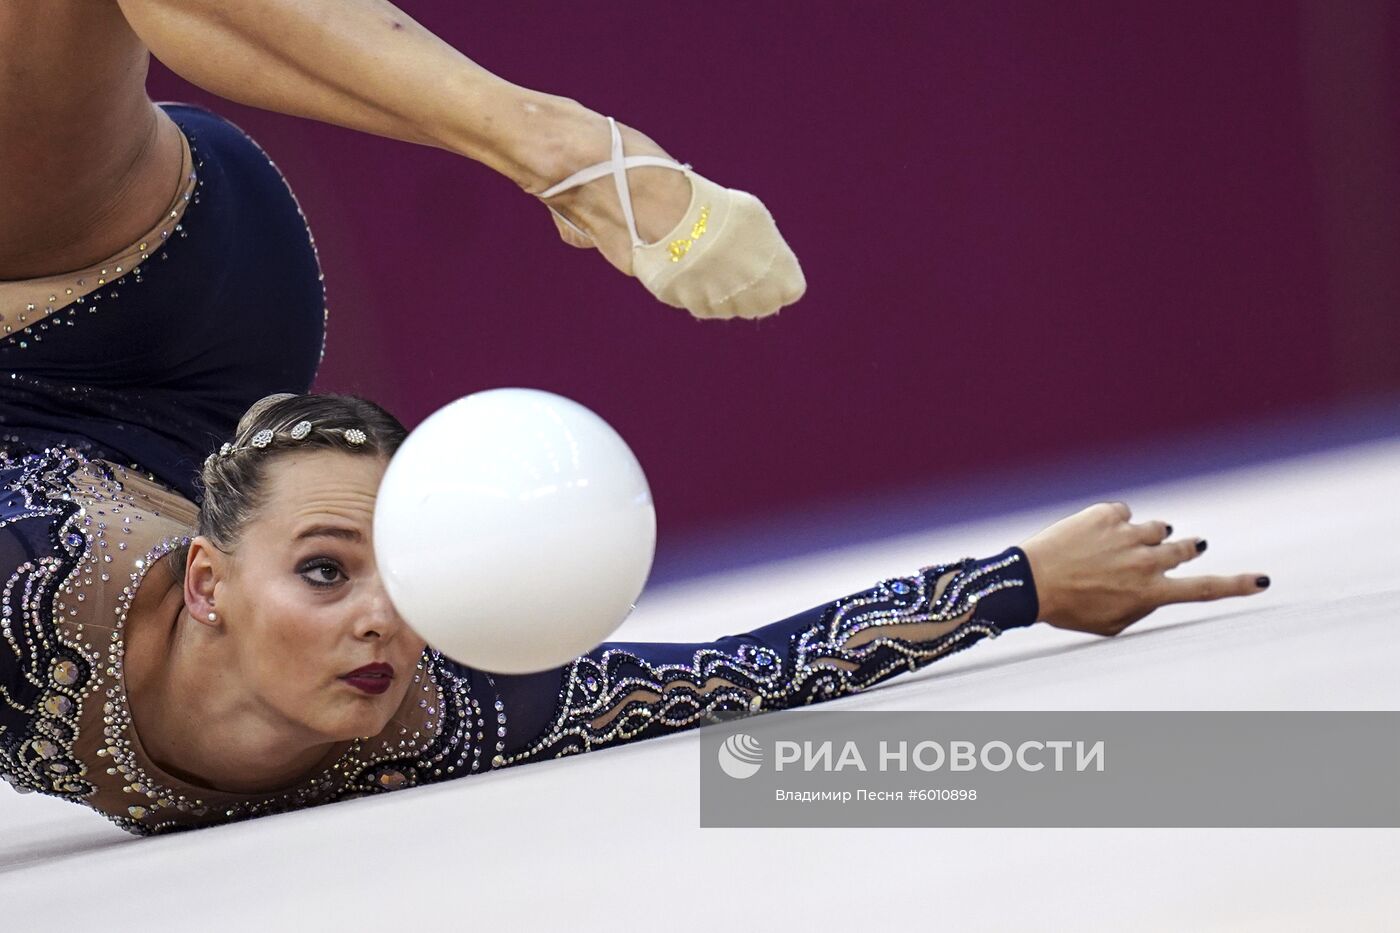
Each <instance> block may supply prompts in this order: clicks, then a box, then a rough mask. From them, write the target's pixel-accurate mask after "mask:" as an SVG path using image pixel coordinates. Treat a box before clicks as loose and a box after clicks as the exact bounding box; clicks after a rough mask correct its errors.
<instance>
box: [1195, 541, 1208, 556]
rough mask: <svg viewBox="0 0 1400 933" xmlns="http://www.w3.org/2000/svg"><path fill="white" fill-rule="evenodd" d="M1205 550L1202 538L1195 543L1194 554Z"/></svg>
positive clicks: (1204, 542)
mask: <svg viewBox="0 0 1400 933" xmlns="http://www.w3.org/2000/svg"><path fill="white" fill-rule="evenodd" d="M1205 549H1206V540H1205V538H1202V539H1201V540H1199V541H1197V542H1196V553H1197V554H1199V553H1201V552H1202V551H1204V550H1205Z"/></svg>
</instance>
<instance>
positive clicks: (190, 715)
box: [0, 0, 1269, 835]
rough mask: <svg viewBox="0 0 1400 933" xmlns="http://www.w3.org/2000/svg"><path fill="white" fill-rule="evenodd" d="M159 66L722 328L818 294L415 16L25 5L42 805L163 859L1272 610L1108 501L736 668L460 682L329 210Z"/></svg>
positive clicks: (323, 9)
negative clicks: (462, 167)
mask: <svg viewBox="0 0 1400 933" xmlns="http://www.w3.org/2000/svg"><path fill="white" fill-rule="evenodd" d="M148 49H149V50H151V51H153V52H154V53H155V54H157V55H159V56H160V57H161V58H162V60H164V61H165V62H166V63H167V64H169V65H170V66H171V67H173V68H174V69H175V70H177V71H178V72H180V73H181V74H182V75H184V76H185V77H186V78H188V79H190V80H191V81H194V82H195V83H198V84H200V85H202V86H204V87H206V88H208V89H210V90H211V91H214V92H215V93H218V94H221V95H224V96H226V97H229V98H231V99H235V100H240V101H243V102H245V103H250V104H253V105H256V106H261V107H266V108H269V109H273V110H279V111H282V112H285V113H292V114H298V115H302V116H306V117H310V118H314V119H319V120H325V121H329V122H334V123H338V124H340V125H344V126H350V127H353V128H356V129H359V130H363V131H366V132H370V133H376V134H379V135H384V136H389V137H393V138H397V139H402V140H407V141H410V142H417V143H424V144H429V145H438V146H442V147H444V148H447V149H450V150H452V151H454V152H458V153H460V154H462V155H464V156H467V157H468V158H472V159H474V160H476V161H479V162H482V163H484V164H486V165H488V166H489V167H491V168H493V169H496V170H497V171H500V172H502V173H504V174H506V175H507V176H509V177H511V178H512V179H513V180H515V181H516V182H518V183H519V184H520V186H521V187H522V189H523V190H524V191H526V192H528V193H531V194H535V195H539V196H541V197H543V198H544V199H545V200H546V202H547V206H548V207H549V208H550V210H551V211H552V212H553V214H554V219H555V223H556V224H557V225H558V228H559V231H560V235H561V236H562V237H563V238H564V239H565V240H566V241H568V242H571V243H573V244H575V245H581V246H587V245H593V246H596V247H597V248H598V249H599V251H600V252H601V253H602V254H603V256H604V257H605V258H606V259H607V261H608V262H610V263H612V264H613V265H614V266H616V267H617V268H618V269H619V270H620V271H622V272H624V273H627V274H632V275H635V276H637V278H638V279H639V281H641V282H642V284H643V285H644V287H646V288H647V289H648V291H650V292H651V293H652V294H653V295H655V296H656V297H657V298H658V299H659V300H661V301H663V302H666V303H668V304H672V305H675V306H677V307H684V308H686V309H687V310H688V311H690V313H692V314H694V315H696V316H699V317H736V316H737V317H757V316H761V315H765V314H771V313H773V312H774V311H776V310H777V309H778V308H780V307H782V306H783V305H785V304H790V303H791V302H793V301H795V300H796V299H797V298H798V297H800V296H801V293H802V291H803V288H804V284H803V279H802V274H801V270H800V268H799V266H798V264H797V261H796V259H795V257H793V256H792V253H791V251H790V250H789V249H788V248H787V246H786V244H785V243H784V242H783V240H782V237H781V236H780V235H779V234H778V232H777V228H776V226H775V225H774V224H773V221H772V219H771V217H770V216H769V215H768V213H767V211H766V210H764V209H763V206H762V204H761V202H759V201H758V200H757V199H755V198H753V197H752V196H751V195H746V194H744V193H742V192H737V191H733V190H731V189H725V188H721V187H720V186H718V185H715V184H713V183H712V182H709V181H708V180H706V179H704V178H702V177H701V176H699V175H696V174H695V173H694V172H691V171H689V170H688V169H686V168H684V167H682V166H678V165H676V164H675V163H674V162H673V161H672V160H670V158H669V156H667V155H666V154H665V153H664V152H663V151H661V150H660V149H659V147H657V146H656V145H655V144H654V143H652V142H651V141H650V140H649V139H647V138H646V137H645V136H643V135H642V134H640V133H637V132H636V131H634V130H632V129H630V128H628V127H625V126H621V125H619V124H616V123H615V122H613V121H610V120H607V119H605V118H602V117H599V116H597V115H596V114H594V113H592V112H590V111H587V110H585V109H584V108H582V107H581V106H579V105H578V104H576V103H574V102H572V101H569V100H566V99H563V98H558V97H552V96H549V95H542V94H538V93H536V92H533V91H527V90H524V89H522V88H519V87H515V86H513V85H510V84H508V83H506V82H504V81H501V80H500V79H499V78H496V77H495V76H493V75H490V74H489V73H487V72H485V71H483V70H482V69H480V68H478V67H477V66H475V65H474V64H472V63H471V62H470V61H468V60H467V59H465V58H464V57H462V56H461V55H460V54H459V53H457V52H456V51H454V50H452V49H451V48H449V47H447V46H446V45H444V44H443V43H441V42H440V41H439V40H437V39H436V38H435V37H433V36H432V35H431V34H429V33H428V32H427V31H425V30H423V29H422V28H421V27H419V26H418V25H417V24H415V23H413V22H412V20H410V19H409V18H408V17H407V16H405V15H404V14H403V13H402V12H400V11H399V10H397V9H395V8H394V7H392V6H389V5H388V4H385V3H378V2H370V0H355V2H351V0H336V2H329V0H300V2H289V0H246V2H242V3H238V4H221V3H218V2H215V0H187V2H173V0H120V2H115V0H10V2H8V3H6V4H5V5H3V6H0V51H3V53H4V61H5V63H6V64H5V66H4V67H5V77H4V81H3V84H0V201H3V203H4V204H6V205H7V211H6V212H5V214H4V215H3V216H0V326H3V335H2V336H0V581H3V590H0V776H2V777H3V778H4V779H5V780H6V781H7V782H8V783H10V784H11V785H12V786H14V788H15V789H16V790H19V791H21V792H32V791H37V792H40V793H44V794H49V795H53V796H57V797H62V798H64V799H67V800H71V801H73V802H75V803H80V804H83V805H86V806H88V807H91V808H93V809H95V810H97V811H98V812H99V813H101V814H103V815H105V816H107V817H108V818H109V819H111V820H112V821H113V822H115V823H116V824H117V825H119V826H121V827H122V828H124V829H126V830H128V831H130V832H133V833H136V834H141V835H147V834H154V833H161V832H169V831H178V830H184V829H191V828H196V827H200V826H206V825H212V824H217V823H224V822H231V821H236V820H242V819H247V818H250V817H255V816H260V815H264V814H270V813H276V812H281V811H286V810H292V809H298V808H303V807H309V806H316V805H320V804H323V803H330V802H333V801H337V800H344V799H347V798H351V797H356V796H362V795H366V794H378V793H385V792H389V791H393V790H396V789H399V788H404V787H410V786H416V785H421V784H428V783H433V782H437V781H443V780H450V779H453V778H458V777H464V776H469V775H472V774H477V773H482V772H486V771H491V770H498V769H501V768H506V767H510V766H513V765H517V764H522V763H527V762H530V761H535V760H539V759H545V758H554V757H560V756H565V755H570V754H577V753H581V752H587V751H592V750H595V749H599V748H604V747H607V746H610V745H616V744H620V743H624V742H629V741H635V740H638V739H643V738H649V737H653V736H658V735H662V734H666V733H670V732H675V731H678V730H683V729H687V728H692V727H696V726H699V725H703V724H705V723H707V722H712V721H715V719H716V718H717V717H719V716H721V715H723V714H726V713H740V714H752V713H758V712H762V711H766V710H774V709H783V708H789V707H794V706H801V705H805V704H810V703H813V702H818V701H822V700H828V699H832V698H835V697H838V696H842V695H847V694H850V693H853V692H856V691H860V690H863V689H866V688H868V687H871V686H873V685H875V684H878V683H880V682H882V681H884V680H887V679H889V678H891V677H893V676H895V675H897V674H899V673H901V672H903V671H912V670H916V669H918V668H920V667H923V666H924V665H926V664H928V663H930V662H932V661H934V660H936V659H937V658H940V657H943V656H944V655H947V654H949V653H951V652H953V651H957V650H960V649H963V648H966V647H969V646H970V645H972V644H974V643H975V642H977V641H979V640H981V639H983V638H986V637H995V636H997V635H999V634H1001V633H1002V632H1004V631H1006V630H1007V629H1010V628H1017V627H1024V626H1028V625H1031V624H1033V623H1035V622H1037V621H1043V622H1045V623H1047V624H1050V625H1053V626H1057V627H1060V628H1065V629H1072V630H1076V631H1083V632H1089V633H1094V634H1099V635H1113V634H1117V633H1118V632H1120V631H1122V630H1123V629H1124V628H1126V627H1127V626H1128V625H1130V624H1132V623H1133V622H1135V621H1137V620H1138V619H1141V618H1142V617H1143V616H1145V615H1147V614H1148V613H1150V612H1152V611H1153V610H1154V609H1156V608H1158V607H1159V606H1162V605H1165V604H1168V603H1174V602H1185V601H1197V600H1207V599H1219V598H1223V597H1230V596H1244V595H1251V594H1256V593H1259V592H1262V591H1263V590H1264V588H1266V587H1267V586H1268V583H1269V581H1268V578H1267V577H1264V576H1261V575H1259V574H1254V573H1251V574H1239V575H1231V576H1196V577H1169V576H1167V573H1168V572H1169V571H1171V570H1173V569H1175V568H1177V567H1178V566H1180V565H1181V564H1183V563H1185V562H1186V561H1189V560H1191V559H1192V558H1194V557H1196V556H1197V555H1198V554H1199V553H1200V552H1201V551H1203V550H1204V549H1205V542H1204V541H1203V540H1200V539H1197V538H1173V537H1172V528H1171V527H1170V526H1168V525H1166V524H1164V523H1163V522H1160V521H1144V522H1133V521H1132V515H1131V513H1130V512H1129V510H1128V508H1127V506H1126V505H1124V504H1122V503H1100V504H1097V505H1094V506H1091V507H1089V508H1087V509H1085V510H1083V511H1081V512H1079V513H1077V514H1075V515H1072V516H1069V517H1068V518H1066V519H1063V520H1062V521H1060V522H1057V523H1056V524H1054V525H1052V526H1050V527H1049V528H1047V529H1045V530H1043V531H1041V532H1040V533H1038V534H1036V535H1034V536H1032V537H1030V538H1029V539H1027V540H1025V541H1024V542H1022V543H1021V544H1020V545H1018V546H1013V547H1008V548H1007V549H1006V550H1004V551H1002V552H1001V553H999V554H996V555H994V556H991V557H987V558H983V559H973V558H964V559H961V560H957V561H953V562H950V563H942V564H936V565H933V566H930V567H926V568H923V569H922V570H919V571H918V572H916V573H911V574H909V575H906V576H896V577H891V578H889V579H886V580H883V581H880V582H878V583H876V584H875V585H873V586H872V587H870V588H869V589H867V590H864V591H862V592H860V593H856V594H853V595H850V596H845V597H842V598H839V599H835V600H833V601H831V602H827V603H824V604H822V605H819V606H817V607H815V608H812V609H809V610H807V611H805V612H801V613H799V614H797V615H794V616H792V617H790V618H788V619H785V620H782V621H779V622H774V623H771V624H769V625H766V626H764V627H762V628H758V629H756V630H753V631H750V632H746V633H742V634H736V635H729V636H725V637H722V638H719V639H717V640H715V641H712V642H706V643H696V644H669V643H635V642H609V643H605V644H602V645H600V646H598V647H597V648H596V649H594V650H593V651H590V652H589V653H587V654H586V655H583V656H582V657H579V658H577V659H575V660H573V661H571V662H569V663H568V664H566V665H564V666H563V667H561V668H557V669H553V670H548V671H543V672H540V673H537V674H530V675H493V674H491V673H489V672H485V671H478V670H472V669H468V668H465V667H463V666H461V665H458V664H456V663H455V662H453V661H451V660H450V659H448V658H445V657H443V656H442V655H441V654H440V653H439V652H437V651H436V650H434V649H433V648H432V647H430V646H428V645H426V644H425V643H424V641H423V640H422V639H421V638H420V637H418V636H417V634H416V633H415V632H413V630H412V629H410V628H409V627H408V626H406V625H405V624H404V622H403V620H402V619H401V618H400V617H399V616H398V615H397V613H396V612H395V610H394V608H393V606H392V604H391V603H390V602H389V600H388V597H387V595H386V593H385V590H384V587H383V585H382V583H381V581H380V579H379V576H378V571H377V568H376V566H375V562H374V556H373V550H372V548H371V546H370V529H371V516H372V512H373V506H374V499H375V495H376V490H377V489H378V484H379V480H380V478H381V477H382V475H383V472H384V469H385V467H386V465H387V463H388V459H389V457H391V456H392V455H393V453H394V451H395V449H396V448H397V447H398V445H399V444H400V443H401V442H402V441H403V439H404V437H405V435H406V431H405V429H404V427H403V425H401V424H400V423H399V422H398V421H397V420H396V419H395V418H394V417H393V416H392V415H390V414H389V413H388V412H386V411H384V410H383V409H382V408H380V407H379V406H377V405H375V404H373V403H372V402H369V401H366V400H363V399H357V398H352V397H346V396H334V395H315V394H308V390H309V388H310V386H311V383H312V380H313V377H314V375H315V371H316V368H317V366H318V365H319V362H320V358H321V353H322V344H323V335H324V304H323V293H322V288H321V282H320V274H319V267H318V264H317V260H316V255H315V251H314V249H313V247H312V243H311V239H310V235H309V233H308V232H307V228H306V224H305V221H304V219H303V218H302V216H301V213H300V211H299V210H298V208H297V205H296V201H295V199H294V198H293V197H292V194H291V192H290V190H289V189H288V187H287V185H286V183H285V182H284V180H283V179H282V177H281V175H280V174H279V173H278V171H277V169H276V168H275V167H274V166H273V165H272V163H271V162H270V161H269V160H268V158H267V157H266V156H265V155H264V154H263V153H262V151H261V150H260V149H259V148H258V147H257V145H256V144H255V143H254V142H253V141H252V140H251V139H249V138H248V137H247V136H246V135H244V134H243V133H242V132H241V131H239V130H238V129H237V128H236V127H234V126H232V125H231V124H229V123H228V122H226V121H224V120H222V119H220V118H219V117H217V116H215V115H214V114H212V113H209V112H208V111H205V110H202V109H199V108H194V107H186V106H180V105H162V106H156V105H154V104H152V103H151V101H150V99H149V98H148V97H147V96H146V92H145V87H144V75H145V69H146V63H147V60H148V59H147V55H148V51H147V50H148ZM77 60H82V61H83V62H84V63H85V64H84V67H82V68H74V67H72V62H74V61H77ZM430 76H431V77H430ZM561 179H562V180H561ZM230 321H236V322H237V325H236V326H229V322H230ZM196 503H198V504H196ZM526 595H527V594H522V598H525V597H526ZM349 675H356V676H355V677H354V678H353V680H354V683H351V681H350V679H348V678H349ZM366 681H379V682H380V683H374V684H372V689H366V688H365V683H366Z"/></svg>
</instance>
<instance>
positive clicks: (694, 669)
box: [493, 548, 1038, 767]
mask: <svg viewBox="0 0 1400 933" xmlns="http://www.w3.org/2000/svg"><path fill="white" fill-rule="evenodd" d="M940 580H943V581H944V585H943V586H942V588H941V589H940V588H939V581H940ZM1037 611H1038V603H1037V600H1036V594H1035V585H1034V580H1033V579H1032V577H1031V573H1030V566H1029V564H1028V562H1027V560H1026V556H1025V553H1024V552H1023V551H1021V550H1020V549H1019V548H1011V549H1009V550H1007V551H1004V552H1002V553H1001V554H998V555H997V556H995V557H992V558H988V559H986V560H980V561H977V560H972V559H970V558H969V559H966V560H963V561H959V562H957V563H955V564H941V565H937V566H933V567H927V568H924V569H923V570H922V571H920V572H919V573H918V574H916V575H913V576H909V577H896V578H893V579H889V580H885V581H882V582H881V583H879V584H877V585H876V586H874V587H872V588H871V589H869V590H866V591H864V592H861V593H857V594H855V595H852V596H848V597H845V598H843V599H838V600H836V601H835V602H831V603H828V604H826V605H824V606H818V607H816V608H815V609H811V610H809V611H807V612H804V613H801V614H799V615H796V616H793V617H792V618H789V619H785V620H783V621H781V622H776V623H773V624H771V625H768V626H765V627H764V628H760V629H757V630H756V631H753V632H749V633H747V634H743V635H733V636H728V637H726V638H721V639H719V640H718V641H715V642H711V643H705V644H663V643H656V644H647V643H609V644H604V645H601V646H599V647H598V648H597V649H595V650H594V651H592V652H590V653H589V654H587V655H585V656H583V657H581V658H578V659H576V660H575V661H573V662H571V663H570V664H568V665H567V666H566V667H565V668H564V669H563V671H562V677H561V678H560V679H559V687H558V697H557V702H556V703H555V712H554V715H553V718H552V719H550V720H549V721H548V724H547V726H545V728H544V729H543V731H541V732H540V733H539V734H538V735H536V736H535V737H533V738H531V739H529V740H528V741H526V742H524V743H523V744H516V747H515V748H513V749H512V750H511V751H510V753H508V754H505V755H499V756H497V759H496V760H495V761H494V762H493V764H495V765H496V766H498V767H499V766H502V765H511V764H518V763H523V762H526V761H532V760H535V759H539V758H555V757H563V756H565V755H570V754H576V753H579V752H586V751H591V750H594V749H597V748H602V747H604V746H608V745H615V744H621V743H624V742H629V741H633V740H637V739H641V738H649V737H652V736H656V735H662V734H665V733H667V732H674V731H679V730H682V729H687V728H691V727H695V726H700V725H704V724H706V723H708V722H711V721H714V720H715V719H716V718H717V714H720V713H723V712H731V713H735V712H737V713H756V712H760V711H763V710H775V709H783V708H787V707H794V706H803V705H806V704H810V703H816V702H820V701H822V700H829V699H834V698H836V697H840V696H844V695H847V694H850V693H855V692H858V691H860V690H865V689H867V688H869V687H871V686H873V685H875V684H878V683H880V682H881V681H884V680H887V679H889V678H891V677H893V676H895V675H896V674H899V673H900V672H903V671H912V670H916V669H918V668H920V667H923V666H924V665H926V664H929V663H930V662H932V661H934V660H936V659H938V658H941V657H943V656H945V655H947V654H951V653H952V652H954V651H958V650H961V649H963V648H967V647H969V646H971V645H973V644H975V643H976V642H977V641H980V640H981V639H982V638H985V637H988V636H991V637H995V636H997V635H999V634H1001V632H1002V631H1003V630H1005V629H1007V628H1014V627H1019V626H1024V625H1029V624H1031V623H1032V622H1034V621H1035V619H1036V614H1037ZM926 623H945V624H944V625H942V626H933V627H932V628H931V627H930V626H929V625H927V624H926ZM916 627H917V628H918V630H919V631H921V632H922V633H928V632H929V631H931V630H937V631H938V634H936V635H934V636H932V637H929V636H927V635H926V634H925V635H924V638H923V640H916V639H914V638H912V637H909V636H908V635H907V634H906V633H908V632H911V631H914V630H915V629H916ZM497 688H498V689H499V690H500V691H501V692H502V695H503V696H505V697H506V708H507V710H509V709H510V708H511V706H512V702H511V701H512V694H513V693H518V692H517V691H513V690H512V685H511V682H510V680H509V679H507V678H498V683H497ZM512 744H515V743H512Z"/></svg>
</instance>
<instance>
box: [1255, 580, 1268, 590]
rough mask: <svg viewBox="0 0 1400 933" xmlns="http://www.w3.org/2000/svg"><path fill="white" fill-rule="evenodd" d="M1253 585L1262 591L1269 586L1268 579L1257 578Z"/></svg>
mask: <svg viewBox="0 0 1400 933" xmlns="http://www.w3.org/2000/svg"><path fill="white" fill-rule="evenodd" d="M1254 585H1255V586H1257V587H1259V589H1261V590H1262V589H1264V588H1265V587H1267V586H1268V585H1269V578H1268V577H1259V578H1258V579H1256V580H1255V581H1254Z"/></svg>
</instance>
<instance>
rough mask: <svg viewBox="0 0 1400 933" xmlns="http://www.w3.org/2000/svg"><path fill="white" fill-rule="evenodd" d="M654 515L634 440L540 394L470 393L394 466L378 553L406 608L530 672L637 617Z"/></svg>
mask: <svg viewBox="0 0 1400 933" xmlns="http://www.w3.org/2000/svg"><path fill="white" fill-rule="evenodd" d="M655 552H656V510H655V508H654V507H653V505H652V500H651V489H650V487H648V485H647V480H646V476H645V475H644V474H643V473H642V468H641V465H640V464H639V463H638V462H637V458H636V456H634V455H633V453H632V451H631V449H629V448H628V446H627V444H626V443H625V442H624V441H623V440H622V438H621V437H619V436H618V434H617V432H616V431H614V430H613V429H612V428H611V427H610V426H609V425H608V424H607V422H605V421H604V420H603V419H602V418H600V417H598V416H597V415H595V414H594V413H593V412H591V411H589V410H588V409H587V408H584V407H583V406H582V405H580V404H578V403H577V402H574V401H571V400H570V399H567V398H564V397H562V396H559V395H554V394H552V393H549V392H541V391H538V390H535V389H494V390H491V391H489V392H478V393H476V394H474V395H468V396H467V397H465V398H462V399H458V400H457V401H455V402H453V403H451V404H450V405H448V406H446V407H445V408H442V409H440V410H439V411H437V412H436V413H434V414H433V415H432V416H430V417H429V418H428V419H427V420H426V421H424V422H423V423H422V424H421V425H419V426H418V428H417V429H416V430H414V431H413V432H412V433H411V434H410V435H409V437H408V439H407V440H405V441H404V443H403V446H402V447H400V448H399V450H398V452H397V453H396V454H395V455H394V457H393V460H392V461H391V462H390V463H389V468H388V470H387V471H386V472H385V474H384V480H383V482H382V483H381V485H380V487H379V497H378V500H377V502H376V503H375V510H374V553H375V558H376V560H377V561H378V563H379V572H380V575H381V577H382V578H383V580H384V585H385V587H386V589H387V590H388V593H389V598H390V599H391V600H392V601H393V603H394V606H395V608H397V609H398V611H399V614H400V615H401V616H402V617H403V618H404V621H406V622H407V623H408V624H409V625H410V626H411V627H412V628H413V629H414V630H416V631H417V632H418V633H419V634H420V635H421V636H422V637H423V638H424V639H426V640H427V642H428V643H429V644H430V645H432V646H433V647H435V648H437V649H438V650H440V651H442V652H443V653H444V654H446V655H447V656H448V657H450V658H452V659H453V660H455V661H458V662H459V663H461V664H465V665H467V666H468V667H473V668H478V669H480V670H485V671H492V672H496V673H502V674H523V673H530V672H533V671H540V670H545V669H547V668H550V667H556V666H559V665H561V664H564V663H566V662H568V661H570V660H572V659H573V658H575V657H578V656H579V655H581V654H585V653H587V652H588V651H590V650H592V649H593V648H595V647H597V645H598V644H600V643H601V642H602V641H603V640H604V639H606V638H607V637H608V636H609V635H610V634H612V633H613V632H614V631H615V630H616V629H617V627H618V626H619V625H621V624H622V621H623V620H624V619H625V618H626V617H627V615H628V613H629V612H631V610H632V608H633V605H634V604H635V603H636V600H637V597H638V596H639V595H640V594H641V591H642V587H643V585H644V584H645V583H646V579H647V575H648V574H649V573H650V572H651V564H652V558H653V557H654V555H655Z"/></svg>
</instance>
